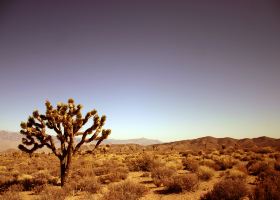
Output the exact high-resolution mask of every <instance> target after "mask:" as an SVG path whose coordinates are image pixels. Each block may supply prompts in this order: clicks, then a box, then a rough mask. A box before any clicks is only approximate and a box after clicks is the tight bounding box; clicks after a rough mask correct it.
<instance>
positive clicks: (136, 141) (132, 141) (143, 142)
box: [103, 138, 162, 146]
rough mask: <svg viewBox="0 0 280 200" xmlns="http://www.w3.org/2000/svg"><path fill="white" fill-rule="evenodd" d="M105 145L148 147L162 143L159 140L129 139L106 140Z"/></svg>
mask: <svg viewBox="0 0 280 200" xmlns="http://www.w3.org/2000/svg"><path fill="white" fill-rule="evenodd" d="M103 143H104V144H139V145H143V146H147V145H152V144H160V143H162V142H161V141H159V140H151V139H147V138H138V139H128V140H115V139H107V140H104V142H103Z"/></svg>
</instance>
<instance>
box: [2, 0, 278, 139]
mask: <svg viewBox="0 0 280 200" xmlns="http://www.w3.org/2000/svg"><path fill="white" fill-rule="evenodd" d="M0 92H1V98H0V102H1V103H0V130H10V131H19V129H20V127H19V124H20V122H21V121H24V120H26V119H27V117H28V115H29V114H31V113H32V111H33V110H34V109H36V108H37V109H39V110H40V111H44V110H45V108H44V102H45V100H46V99H49V100H50V101H51V102H52V103H54V104H55V103H57V102H59V101H67V99H68V98H69V97H73V98H74V99H75V101H76V102H77V103H81V104H83V105H84V111H88V110H90V109H92V108H96V109H97V110H98V112H99V113H100V114H106V115H107V122H106V128H111V129H112V135H111V138H116V139H127V138H139V137H146V138H153V139H160V140H162V141H172V140H181V139H189V138H197V137H202V136H208V135H211V136H215V137H234V138H244V137H258V136H262V135H265V136H270V137H276V138H279V135H280V3H279V1H278V2H277V1H269V0H267V1H256V0H254V1H246V0H245V1H244V0H234V1H199V0H198V1H197V0H196V1H176V0H170V1H152V0H149V1H145V0H141V1H126V2H125V1H93V0H91V1H69V0H68V1H49V0H48V1H35V0H34V1H1V3H0Z"/></svg>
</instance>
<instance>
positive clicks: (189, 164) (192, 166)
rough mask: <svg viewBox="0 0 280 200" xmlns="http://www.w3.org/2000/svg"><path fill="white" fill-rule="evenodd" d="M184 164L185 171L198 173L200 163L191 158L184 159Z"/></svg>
mask: <svg viewBox="0 0 280 200" xmlns="http://www.w3.org/2000/svg"><path fill="white" fill-rule="evenodd" d="M182 164H183V166H184V169H185V170H188V171H190V172H197V170H198V167H199V161H197V160H195V159H194V158H191V157H187V158H183V159H182Z"/></svg>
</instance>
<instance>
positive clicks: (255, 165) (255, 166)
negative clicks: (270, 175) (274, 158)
mask: <svg viewBox="0 0 280 200" xmlns="http://www.w3.org/2000/svg"><path fill="white" fill-rule="evenodd" d="M246 168H247V170H248V172H249V174H250V175H253V176H257V175H259V174H260V173H261V172H264V171H265V170H267V169H268V168H269V164H268V163H267V162H264V161H256V160H252V161H249V162H248V164H247V165H246Z"/></svg>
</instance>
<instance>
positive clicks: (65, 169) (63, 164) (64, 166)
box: [60, 152, 72, 187]
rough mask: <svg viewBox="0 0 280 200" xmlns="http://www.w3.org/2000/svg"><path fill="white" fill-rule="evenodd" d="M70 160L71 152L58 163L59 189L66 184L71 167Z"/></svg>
mask: <svg viewBox="0 0 280 200" xmlns="http://www.w3.org/2000/svg"><path fill="white" fill-rule="evenodd" d="M71 160H72V152H70V153H69V154H67V156H65V158H64V159H63V160H61V161H60V180H61V187H63V186H64V185H65V183H66V182H67V179H68V176H69V171H70V167H71Z"/></svg>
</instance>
